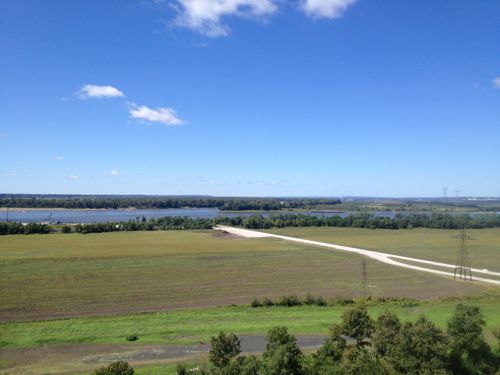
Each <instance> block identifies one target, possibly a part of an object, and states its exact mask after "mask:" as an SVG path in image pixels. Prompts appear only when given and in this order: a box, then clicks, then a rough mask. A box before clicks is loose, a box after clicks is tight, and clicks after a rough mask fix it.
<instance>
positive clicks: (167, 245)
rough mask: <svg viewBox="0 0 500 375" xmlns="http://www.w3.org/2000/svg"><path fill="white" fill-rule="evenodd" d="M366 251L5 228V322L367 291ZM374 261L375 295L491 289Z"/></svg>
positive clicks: (0, 255)
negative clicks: (21, 231) (363, 281)
mask: <svg viewBox="0 0 500 375" xmlns="http://www.w3.org/2000/svg"><path fill="white" fill-rule="evenodd" d="M291 231H292V232H291V233H289V234H293V235H297V236H298V235H300V233H297V232H293V231H294V230H291ZM304 233H305V232H304ZM324 233H326V234H325V235H326V236H328V235H329V233H328V232H324ZM411 233H413V232H411ZM411 233H410V234H411ZM416 233H418V232H416ZM495 233H500V232H495ZM448 234H449V232H446V236H447V237H446V238H448ZM304 237H306V236H304ZM403 237H404V236H403ZM403 237H401V238H403ZM332 238H334V239H337V237H335V236H334V237H332ZM351 238H354V237H353V236H351ZM388 238H390V237H388ZM490 238H491V239H493V238H494V236H490ZM379 241H380V243H382V242H381V241H382V240H379ZM399 241H401V239H399ZM410 242H411V241H410ZM492 242H493V241H492ZM391 246H395V245H394V244H392V245H391ZM414 246H418V243H416V244H415V245H414ZM424 248H425V246H424ZM485 251H486V250H485ZM488 251H489V250H488ZM362 259H363V258H362V257H360V256H357V255H353V254H345V253H342V252H333V251H325V250H324V249H319V248H315V247H311V246H306V245H300V244H293V243H288V242H286V241H281V240H276V239H267V238H266V239H241V238H235V237H233V236H229V235H223V234H221V233H219V232H214V231H157V232H115V233H102V234H87V235H82V234H51V235H29V236H23V235H14V236H3V237H2V238H0V267H1V269H2V273H1V274H0V299H1V300H2V305H1V306H0V321H1V322H8V321H23V320H24V321H25V320H36V319H56V318H68V317H80V316H99V315H110V314H126V313H134V312H147V311H164V310H172V309H178V308H186V307H209V306H227V305H231V304H245V303H249V301H250V300H251V299H252V298H253V297H254V296H255V297H264V296H267V297H278V296H281V295H284V294H297V295H305V294H306V293H307V292H311V293H313V294H315V295H322V296H323V297H325V298H330V297H334V296H359V295H361V294H362V287H361V260H362ZM492 262H493V260H492ZM367 268H368V279H369V286H370V294H371V295H372V296H382V295H383V296H405V297H413V298H420V299H429V298H435V297H440V296H460V295H471V294H478V293H482V292H485V291H488V290H491V287H486V286H484V285H480V284H465V283H459V282H455V281H452V280H449V279H447V278H444V277H440V276H434V275H430V274H423V273H419V272H413V271H408V270H404V269H399V268H396V267H391V266H389V265H385V264H381V263H379V262H376V261H372V260H367Z"/></svg>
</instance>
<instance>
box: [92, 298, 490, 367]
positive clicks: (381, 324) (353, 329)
mask: <svg viewBox="0 0 500 375" xmlns="http://www.w3.org/2000/svg"><path fill="white" fill-rule="evenodd" d="M485 324H486V323H485V321H484V318H483V315H482V314H481V312H480V310H479V308H478V307H475V306H472V305H468V304H458V305H456V307H455V311H454V314H453V315H452V317H451V318H450V319H449V320H448V323H447V328H446V330H442V329H440V328H439V327H437V326H436V325H435V324H434V323H433V322H432V321H430V320H429V319H428V318H427V317H425V316H424V315H421V316H419V317H418V319H417V320H416V321H415V322H401V321H400V320H399V318H398V317H397V315H395V314H394V313H392V312H390V311H386V312H384V313H382V314H381V315H380V316H379V317H378V318H377V319H376V320H374V319H373V318H371V317H370V315H369V314H368V311H367V308H366V305H364V304H357V305H355V306H352V307H349V308H347V309H346V310H344V312H343V314H342V320H341V322H340V323H338V324H334V325H332V327H331V328H330V333H329V335H328V337H327V339H326V340H325V342H324V344H323V346H321V347H320V348H319V349H318V350H317V351H316V352H314V353H312V354H305V353H303V352H302V350H301V349H300V348H299V346H298V345H297V339H296V338H295V337H294V336H293V335H292V334H290V333H289V332H288V330H287V328H286V327H275V328H272V329H271V330H270V331H269V332H268V334H267V336H266V342H267V344H266V348H265V350H264V352H263V354H262V355H261V356H259V357H257V356H255V355H241V344H240V340H239V338H238V337H237V336H236V335H235V334H233V333H228V334H227V333H225V332H220V333H219V334H218V335H217V336H214V337H212V339H211V349H210V352H209V355H208V359H209V363H208V364H203V365H200V366H196V367H194V366H189V365H187V364H179V365H178V366H177V374H178V375H186V374H200V375H382V374H394V375H397V374H405V375H431V374H433V375H434V374H439V375H455V374H456V375H459V374H460V375H493V374H496V373H497V371H499V370H500V351H499V350H498V349H497V350H496V351H494V350H492V348H491V346H490V345H489V344H488V343H487V342H486V340H485V338H484V334H483V328H484V326H485ZM495 336H496V338H497V340H500V333H499V332H495ZM117 371H119V372H117ZM94 374H95V375H118V374H127V375H133V374H134V370H133V368H132V367H130V366H129V365H128V364H127V363H126V362H116V363H112V364H110V365H109V366H107V367H106V366H105V367H101V368H99V369H96V370H95V372H94Z"/></svg>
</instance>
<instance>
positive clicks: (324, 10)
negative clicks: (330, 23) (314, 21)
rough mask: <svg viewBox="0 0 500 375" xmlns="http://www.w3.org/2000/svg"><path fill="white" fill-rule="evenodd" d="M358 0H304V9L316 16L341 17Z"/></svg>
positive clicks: (302, 6)
mask: <svg viewBox="0 0 500 375" xmlns="http://www.w3.org/2000/svg"><path fill="white" fill-rule="evenodd" d="M355 2H356V0H302V5H301V8H302V10H303V11H304V12H305V13H306V14H307V15H308V16H311V17H315V18H339V17H341V16H342V13H343V12H344V11H345V10H346V9H347V8H348V7H349V6H350V5H352V4H354V3H355Z"/></svg>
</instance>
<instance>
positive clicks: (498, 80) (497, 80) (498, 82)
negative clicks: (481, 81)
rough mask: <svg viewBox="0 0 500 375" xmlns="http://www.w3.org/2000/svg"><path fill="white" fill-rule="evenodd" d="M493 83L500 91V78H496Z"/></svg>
mask: <svg viewBox="0 0 500 375" xmlns="http://www.w3.org/2000/svg"><path fill="white" fill-rule="evenodd" d="M492 82H493V86H495V88H497V89H500V77H497V78H495V79H494V80H493V81H492Z"/></svg>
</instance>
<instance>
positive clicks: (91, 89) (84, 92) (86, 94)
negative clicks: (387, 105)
mask: <svg viewBox="0 0 500 375" xmlns="http://www.w3.org/2000/svg"><path fill="white" fill-rule="evenodd" d="M78 96H79V97H80V98H81V99H87V98H119V97H124V96H125V95H124V94H123V92H121V91H120V90H118V89H117V88H116V87H113V86H98V85H84V86H83V87H82V88H81V89H80V90H79V91H78Z"/></svg>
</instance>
